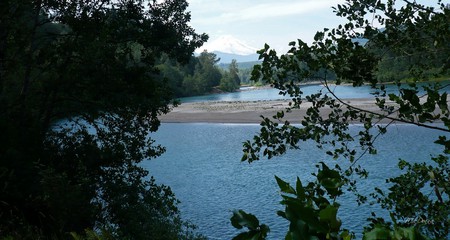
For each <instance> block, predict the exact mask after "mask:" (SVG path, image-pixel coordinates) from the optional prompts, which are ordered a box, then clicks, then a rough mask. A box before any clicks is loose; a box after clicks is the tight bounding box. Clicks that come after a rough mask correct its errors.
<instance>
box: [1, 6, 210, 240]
mask: <svg viewBox="0 0 450 240" xmlns="http://www.w3.org/2000/svg"><path fill="white" fill-rule="evenodd" d="M187 6H188V4H187V2H186V1H183V0H168V1H163V2H161V3H158V2H157V1H140V0H136V1H133V0H132V1H109V0H95V1H58V0H50V1H42V0H28V1H14V0H2V1H1V2H0V131H1V132H2V134H1V137H0V184H1V187H0V235H1V236H5V237H11V238H17V239H23V238H30V239H40V238H65V237H67V236H68V235H67V234H69V232H76V233H83V232H84V231H85V229H86V228H88V229H93V230H99V229H103V230H105V231H107V232H109V233H110V234H111V235H112V236H114V237H115V238H120V239H127V238H128V239H188V238H194V237H195V236H194V234H193V233H192V232H191V230H192V228H191V227H190V226H186V225H185V223H184V222H183V221H181V219H180V216H179V211H178V209H177V207H176V204H177V200H176V199H175V198H174V195H173V193H172V192H171V191H170V188H169V187H166V186H160V185H157V184H156V183H155V181H154V180H153V179H151V178H149V176H148V174H149V172H148V171H146V170H144V169H143V168H142V167H140V165H139V163H140V162H141V161H142V160H144V159H151V158H155V157H157V156H159V155H160V154H162V153H163V152H164V148H163V147H162V146H159V145H157V144H155V143H154V140H152V139H151V135H149V134H150V133H151V132H154V131H156V130H157V129H158V126H159V120H158V116H159V115H160V114H164V113H167V112H168V111H169V110H170V108H169V106H168V104H169V103H171V102H172V96H171V95H170V90H169V88H168V86H167V85H166V84H165V82H164V81H161V80H160V79H161V78H160V77H158V74H159V73H158V70H157V68H155V63H156V60H157V59H159V58H160V57H161V55H162V54H167V55H168V56H169V57H171V58H173V59H177V60H178V61H179V62H187V61H188V60H189V59H190V57H191V55H192V52H193V51H194V49H196V48H198V47H200V46H201V45H202V44H203V42H204V41H206V39H207V36H206V35H205V34H201V35H199V34H197V33H195V31H194V29H192V28H191V27H190V26H188V24H187V23H188V21H189V20H190V15H189V14H188V13H186V12H185V10H186V8H187Z"/></svg>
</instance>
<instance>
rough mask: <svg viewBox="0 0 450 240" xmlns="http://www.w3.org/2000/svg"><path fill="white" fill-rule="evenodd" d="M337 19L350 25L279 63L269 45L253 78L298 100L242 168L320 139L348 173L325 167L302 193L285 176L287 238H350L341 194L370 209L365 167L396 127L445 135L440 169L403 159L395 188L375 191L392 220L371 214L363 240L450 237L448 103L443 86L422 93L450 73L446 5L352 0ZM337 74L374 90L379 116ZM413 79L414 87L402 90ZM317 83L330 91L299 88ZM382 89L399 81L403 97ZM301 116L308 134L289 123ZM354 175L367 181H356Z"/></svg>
mask: <svg viewBox="0 0 450 240" xmlns="http://www.w3.org/2000/svg"><path fill="white" fill-rule="evenodd" d="M334 11H335V13H336V14H337V15H338V16H340V17H342V18H345V19H346V20H347V23H345V24H343V25H339V26H337V27H336V28H333V29H324V30H323V31H319V32H317V33H316V35H315V37H314V42H313V43H312V44H311V45H308V44H307V43H305V42H303V41H302V40H298V41H297V42H291V43H290V44H289V45H290V47H291V49H290V50H289V51H288V52H287V53H286V54H283V55H278V54H277V53H276V51H275V50H272V49H270V47H269V46H268V45H267V44H266V45H265V47H264V48H263V49H261V50H260V51H259V52H258V53H259V54H260V59H262V60H263V62H262V64H261V65H257V66H255V67H254V69H253V72H252V79H253V80H254V81H259V80H262V81H265V82H267V83H270V84H271V85H272V86H274V87H276V88H278V89H279V90H280V93H281V94H283V95H289V96H291V98H292V100H291V102H290V105H289V107H288V108H287V109H286V110H285V111H280V112H279V113H277V114H276V115H274V116H273V117H271V118H269V117H264V118H263V121H262V122H261V131H260V133H259V134H258V135H257V136H255V137H254V139H253V141H247V142H245V143H244V156H243V158H242V161H248V162H252V161H255V160H259V159H260V158H261V156H263V157H267V158H272V157H276V156H279V155H281V154H284V153H285V152H286V151H288V149H289V148H295V149H299V148H302V142H303V141H314V142H315V143H316V145H317V147H318V148H320V149H327V150H326V153H327V154H328V155H329V156H330V158H333V159H336V160H339V161H343V160H347V161H349V162H350V164H349V167H347V168H341V166H340V164H339V162H337V164H336V167H335V169H333V170H329V169H328V167H326V165H324V164H322V172H323V171H325V169H328V170H327V171H326V172H327V173H322V174H319V173H320V171H321V170H320V169H319V173H318V174H316V175H315V177H316V179H317V180H316V181H314V182H311V183H308V184H307V185H306V187H305V186H302V185H301V183H300V181H299V180H298V181H297V185H299V186H300V187H297V189H294V188H292V187H290V186H289V184H287V183H285V182H283V181H282V180H281V179H278V178H277V182H278V185H279V186H280V189H281V191H282V193H283V194H282V198H283V201H282V202H281V203H282V204H283V205H286V210H285V212H283V213H280V215H281V216H282V217H284V218H286V219H287V220H288V221H289V222H290V227H289V230H288V234H287V237H286V239H305V238H307V237H311V238H312V239H348V238H350V236H351V234H350V235H349V234H348V233H347V231H346V230H342V229H340V228H339V226H340V224H338V221H337V210H338V207H339V204H338V202H339V200H340V199H339V196H340V193H341V192H340V191H342V189H347V190H348V191H350V192H353V193H354V194H355V195H356V196H357V200H358V203H365V202H367V201H368V198H369V196H366V195H362V194H361V193H359V192H358V189H357V187H356V186H357V185H356V181H364V180H365V179H366V178H367V177H368V174H369V173H368V172H367V171H366V170H365V169H364V168H362V167H361V166H360V165H359V162H360V161H363V159H364V155H365V154H376V152H377V150H376V148H375V147H374V142H375V141H376V140H377V138H378V136H380V135H382V134H384V133H385V132H386V131H388V130H389V126H391V125H393V124H394V123H406V124H413V125H416V126H419V127H423V128H428V129H434V130H439V131H441V132H442V136H440V137H439V139H436V142H435V143H436V144H440V145H443V147H444V152H443V153H442V154H441V155H439V156H432V159H431V161H432V163H427V162H424V163H414V164H412V163H409V162H407V161H405V160H400V161H399V167H400V169H402V170H403V173H402V174H401V175H399V176H396V177H393V178H391V179H388V180H387V182H388V184H390V185H389V186H390V187H389V189H387V190H381V189H379V188H377V189H374V192H373V193H372V194H371V195H370V196H371V197H372V198H373V199H374V200H375V201H376V202H377V203H378V204H380V205H381V207H383V208H385V209H387V210H389V211H390V213H391V219H390V220H391V221H392V222H389V220H388V219H382V218H375V217H370V216H368V219H369V220H370V224H369V226H368V227H366V228H365V229H364V233H363V234H364V239H426V238H433V239H445V238H448V237H449V229H450V222H449V218H448V216H449V215H450V212H449V211H450V210H449V209H450V197H449V195H450V192H449V190H450V189H449V185H448V179H449V163H448V154H449V153H450V140H448V138H447V136H446V135H445V134H446V133H448V132H450V121H449V117H450V112H449V109H448V96H447V93H446V92H445V91H442V89H443V88H444V87H445V86H442V85H441V84H440V83H430V84H429V85H426V86H425V87H423V90H424V91H425V92H426V94H425V95H423V96H421V95H419V90H420V89H419V85H417V84H416V82H418V81H423V80H427V79H433V78H434V77H437V76H445V75H447V74H448V71H449V62H450V61H449V60H450V59H449V54H448V53H449V52H450V49H449V45H448V42H449V40H450V39H449V38H450V21H449V16H450V8H449V6H448V5H447V6H446V5H445V4H444V3H442V2H441V1H439V0H438V1H437V3H436V5H435V7H432V6H431V5H430V6H426V5H422V4H419V3H417V2H415V1H414V2H411V1H402V4H399V3H397V2H396V1H394V0H392V1H387V2H384V1H363V0H347V1H346V2H345V3H344V4H339V5H337V7H335V8H334ZM378 26H382V27H383V29H379V28H378ZM358 40H365V41H366V42H367V43H366V44H361V42H363V41H358ZM406 59H407V60H406ZM389 61H390V62H395V63H396V64H397V63H399V65H398V66H393V68H392V69H387V68H386V65H391V66H392V65H394V64H391V63H389V64H387V63H388V62H389ZM397 67H398V68H397ZM320 72H321V73H322V74H320V75H318V73H320ZM331 74H335V76H336V78H337V79H336V81H335V83H336V84H340V83H342V82H343V81H345V82H349V83H352V84H353V86H355V87H358V86H361V85H363V84H370V85H371V86H372V87H373V88H374V92H375V94H374V98H373V102H374V106H377V107H378V110H367V109H362V108H360V107H358V106H353V105H350V104H349V103H347V102H346V101H344V100H343V99H340V98H339V97H338V96H336V95H335V94H334V92H333V91H332V89H331V87H330V85H329V80H330V78H329V76H330V75H331ZM386 74H389V76H388V77H387V76H386ZM382 76H383V77H382ZM391 76H393V77H391ZM404 77H409V78H411V79H412V80H411V81H412V82H411V83H410V84H407V85H405V84H400V82H399V81H400V79H403V78H404ZM311 78H315V79H318V80H320V81H321V82H322V84H323V85H324V89H323V91H322V92H319V93H317V94H313V95H310V96H304V95H303V93H302V91H301V85H299V84H298V83H302V82H305V81H307V80H308V79H311ZM380 81H389V82H391V81H392V82H394V83H396V84H397V86H398V89H399V94H389V95H388V94H387V93H386V91H385V85H383V84H382V83H380ZM305 102H306V103H308V105H306V104H304V103H305ZM305 105H306V106H305ZM299 108H305V109H306V115H305V116H304V118H302V119H299V122H300V123H301V125H300V126H297V125H292V124H291V123H290V122H288V121H286V120H284V119H283V117H284V115H285V113H286V112H290V111H296V110H297V109H299ZM436 122H438V123H440V124H435V123H436ZM352 123H360V124H361V126H362V128H363V129H362V130H361V131H359V132H358V133H357V134H356V135H354V134H352V133H351V132H350V131H349V126H350V124H352ZM380 123H382V124H380ZM428 162H429V161H428ZM346 165H348V164H346ZM319 166H320V165H319ZM329 171H331V172H329ZM354 175H357V176H360V177H361V178H360V179H359V180H355V178H354ZM324 176H327V177H325V178H324ZM330 176H332V177H331V179H330ZM299 183H300V184H299ZM341 184H342V185H341ZM313 189H320V191H319V190H316V191H315V192H314V191H313ZM330 191H331V192H330ZM306 192H308V194H306ZM321 199H322V200H321ZM329 200H333V201H332V202H330V201H329ZM317 201H319V202H317ZM323 209H328V210H329V212H328V213H329V214H328V215H327V216H328V217H329V218H328V220H330V221H329V222H320V211H321V210H323ZM331 213H332V214H331Z"/></svg>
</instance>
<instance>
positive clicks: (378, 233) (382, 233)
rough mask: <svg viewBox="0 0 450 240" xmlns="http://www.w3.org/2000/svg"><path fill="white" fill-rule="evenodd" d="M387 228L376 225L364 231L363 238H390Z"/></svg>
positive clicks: (365, 239)
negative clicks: (368, 230)
mask: <svg viewBox="0 0 450 240" xmlns="http://www.w3.org/2000/svg"><path fill="white" fill-rule="evenodd" d="M390 235H391V234H390V231H389V229H387V228H385V227H383V226H378V227H375V228H374V229H373V230H371V231H370V232H366V233H364V236H363V240H378V239H391V237H390Z"/></svg>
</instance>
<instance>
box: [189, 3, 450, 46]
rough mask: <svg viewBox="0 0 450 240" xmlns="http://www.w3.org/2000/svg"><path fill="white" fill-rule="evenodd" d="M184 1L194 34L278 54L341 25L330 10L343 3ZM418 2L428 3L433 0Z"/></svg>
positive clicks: (343, 20)
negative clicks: (226, 37)
mask: <svg viewBox="0 0 450 240" xmlns="http://www.w3.org/2000/svg"><path fill="white" fill-rule="evenodd" d="M187 1H188V2H189V8H188V11H190V12H191V17H192V19H191V25H192V26H193V27H194V28H195V29H196V31H197V32H198V33H203V32H204V33H207V34H208V35H209V36H210V40H209V41H213V40H214V39H216V38H217V37H219V36H221V35H231V36H233V37H235V38H237V39H239V40H241V41H243V42H244V43H246V44H248V45H250V46H252V47H255V48H257V49H261V48H262V47H263V46H264V43H268V44H269V45H270V46H271V47H272V48H275V49H277V50H278V51H279V52H285V51H286V50H287V49H288V43H289V42H291V41H295V40H297V39H298V38H300V39H302V40H304V41H306V42H308V43H311V42H312V41H313V37H314V34H315V33H316V31H318V30H322V29H323V28H325V27H326V28H333V27H336V26H338V25H339V24H341V23H344V22H345V19H342V18H338V17H337V16H336V15H335V14H334V13H333V10H332V9H331V7H332V6H336V5H337V4H339V3H344V2H345V1H344V0H257V1H251V0H187ZM398 2H399V3H401V2H403V1H401V0H399V1H398ZM418 2H422V3H427V4H430V3H436V2H437V0H418ZM444 2H445V1H444Z"/></svg>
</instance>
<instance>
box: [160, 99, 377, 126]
mask: <svg viewBox="0 0 450 240" xmlns="http://www.w3.org/2000/svg"><path fill="white" fill-rule="evenodd" d="M344 101H345V102H346V103H349V104H351V105H352V106H356V107H358V108H361V109H365V110H369V111H373V112H376V111H379V108H378V107H377V106H376V105H375V104H374V102H375V100H374V99H371V98H366V99H345V100H344ZM289 102H290V100H261V101H207V102H193V103H183V104H181V105H180V106H178V107H175V108H173V110H172V111H171V112H170V113H168V114H166V115H163V116H160V120H161V121H162V122H163V123H260V122H261V120H262V118H261V116H265V117H269V118H271V117H272V116H274V115H276V113H277V112H278V111H281V110H285V109H286V107H288V106H289ZM309 106H311V104H310V103H307V102H305V103H303V104H302V106H301V107H300V109H294V110H292V112H289V113H285V117H284V119H283V120H287V121H289V122H291V123H300V122H301V121H302V119H303V117H304V116H305V115H306V109H307V108H308V107H309ZM321 111H322V116H324V117H326V116H328V114H329V113H330V109H328V108H323V109H322V110H321Z"/></svg>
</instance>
